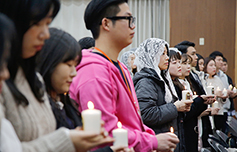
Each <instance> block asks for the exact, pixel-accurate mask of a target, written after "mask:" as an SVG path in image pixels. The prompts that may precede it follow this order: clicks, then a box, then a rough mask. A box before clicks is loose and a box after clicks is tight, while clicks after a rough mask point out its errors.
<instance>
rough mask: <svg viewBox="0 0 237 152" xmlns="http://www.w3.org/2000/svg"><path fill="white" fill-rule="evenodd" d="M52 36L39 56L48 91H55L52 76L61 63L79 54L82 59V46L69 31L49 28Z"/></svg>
mask: <svg viewBox="0 0 237 152" xmlns="http://www.w3.org/2000/svg"><path fill="white" fill-rule="evenodd" d="M49 32H50V35H51V37H50V38H49V39H48V40H46V41H45V45H44V47H43V48H42V50H41V51H40V53H39V55H38V56H37V64H38V65H39V66H38V69H39V71H40V73H41V75H42V76H43V78H44V81H45V85H46V88H47V92H48V93H49V94H50V92H51V91H55V90H54V88H53V87H52V83H51V76H52V73H53V72H54V70H55V68H56V66H57V65H58V64H59V63H65V62H67V61H70V60H74V59H75V58H76V57H77V56H78V57H79V59H78V60H79V62H80V61H81V57H82V55H81V48H80V45H79V44H78V42H77V41H76V40H75V39H74V38H73V37H72V36H71V35H70V34H68V33H66V32H64V31H62V30H59V29H56V28H50V29H49Z"/></svg>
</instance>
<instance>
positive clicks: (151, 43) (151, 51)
mask: <svg viewBox="0 0 237 152" xmlns="http://www.w3.org/2000/svg"><path fill="white" fill-rule="evenodd" d="M165 45H167V46H168V45H169V44H168V43H167V42H166V41H165V40H162V39H158V38H149V39H146V40H145V41H143V42H142V43H141V44H140V46H139V47H138V48H137V50H136V51H135V55H136V58H135V61H134V64H135V65H136V66H137V71H138V72H139V71H140V70H141V69H142V68H144V67H146V68H151V69H154V70H155V71H156V73H157V74H158V76H159V78H160V79H161V80H163V78H162V76H161V70H160V68H159V67H158V65H159V63H160V57H161V55H162V54H163V53H164V50H165ZM165 78H166V79H167V80H168V82H169V85H170V88H171V90H172V93H173V95H175V96H176V97H177V93H176V91H175V88H174V84H173V82H172V79H171V77H170V74H169V71H167V72H166V74H165ZM163 81H164V80H163ZM164 84H165V101H166V102H167V103H169V102H171V101H172V99H173V98H172V94H171V92H170V89H169V87H168V85H167V84H166V83H165V81H164Z"/></svg>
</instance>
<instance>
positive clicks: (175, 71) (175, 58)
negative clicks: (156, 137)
mask: <svg viewBox="0 0 237 152" xmlns="http://www.w3.org/2000/svg"><path fill="white" fill-rule="evenodd" d="M169 57H170V65H169V73H170V76H171V79H172V81H173V83H174V86H175V90H176V92H177V95H178V97H181V96H182V92H181V91H179V92H178V91H177V88H176V87H177V86H179V85H182V84H180V83H178V82H179V81H178V78H179V77H180V76H182V72H181V63H180V62H181V52H180V51H179V50H178V49H177V48H170V55H169ZM182 88H183V87H182ZM181 98H182V97H181ZM181 98H180V100H181ZM184 117H185V113H184V112H178V117H177V125H178V137H179V141H180V142H179V144H178V145H177V148H176V149H179V151H180V152H186V145H185V138H184V126H183V125H184ZM172 131H173V128H172Z"/></svg>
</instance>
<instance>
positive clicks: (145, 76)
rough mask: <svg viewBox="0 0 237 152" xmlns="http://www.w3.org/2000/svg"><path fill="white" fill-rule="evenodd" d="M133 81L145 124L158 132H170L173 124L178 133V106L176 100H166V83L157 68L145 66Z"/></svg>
mask: <svg viewBox="0 0 237 152" xmlns="http://www.w3.org/2000/svg"><path fill="white" fill-rule="evenodd" d="M133 82H134V86H135V91H136V94H137V99H138V101H139V106H140V110H141V115H142V119H143V121H144V124H146V125H147V126H148V127H150V128H152V129H153V130H154V131H155V133H156V134H158V133H164V132H169V131H170V127H171V126H172V127H174V130H175V133H176V134H177V120H176V119H177V116H178V111H177V108H176V107H175V105H174V104H173V103H174V101H169V102H170V103H167V102H166V101H165V84H164V81H162V80H161V79H160V78H159V76H158V75H157V73H156V72H155V70H153V69H150V68H143V69H142V70H141V71H140V72H137V73H136V74H135V76H134V77H133Z"/></svg>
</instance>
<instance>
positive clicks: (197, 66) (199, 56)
mask: <svg viewBox="0 0 237 152" xmlns="http://www.w3.org/2000/svg"><path fill="white" fill-rule="evenodd" d="M196 55H197V57H198V59H197V65H196V66H195V68H196V70H197V71H200V68H199V60H201V59H203V60H204V58H203V57H202V56H201V55H200V54H196Z"/></svg>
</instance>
